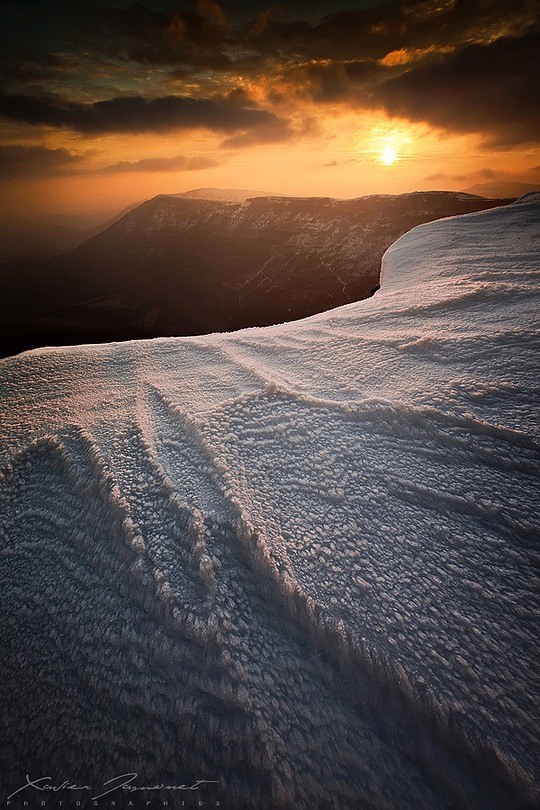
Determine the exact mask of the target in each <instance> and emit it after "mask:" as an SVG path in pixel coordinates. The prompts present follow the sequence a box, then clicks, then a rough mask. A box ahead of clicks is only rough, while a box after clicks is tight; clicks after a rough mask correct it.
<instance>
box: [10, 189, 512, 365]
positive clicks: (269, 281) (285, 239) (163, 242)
mask: <svg viewBox="0 0 540 810" xmlns="http://www.w3.org/2000/svg"><path fill="white" fill-rule="evenodd" d="M192 193H194V192H192ZM499 203H500V201H493V200H492V201H487V200H485V199H483V198H480V197H474V196H472V195H469V194H463V193H454V192H418V193H414V194H403V195H400V196H389V195H375V196H371V197H362V198H358V199H354V200H340V201H338V200H335V199H331V198H291V197H257V198H253V199H249V200H244V201H242V202H228V201H222V200H221V201H217V200H205V199H200V198H192V197H186V196H177V195H159V196H157V197H154V198H153V199H151V200H148V201H147V202H145V203H143V204H142V205H139V206H138V207H137V208H135V209H134V210H132V211H130V212H128V213H127V214H126V215H125V216H123V217H122V218H121V219H119V220H118V221H117V222H115V223H114V224H112V225H111V226H110V227H109V228H107V229H106V230H105V231H103V232H102V233H99V234H98V235H96V236H94V237H93V238H92V239H89V240H88V241H87V242H85V243H84V244H82V245H80V246H79V247H78V248H76V249H75V250H72V251H71V252H69V253H66V254H64V255H62V256H61V257H57V258H56V259H55V260H54V261H49V262H46V263H44V262H39V261H29V260H17V261H13V262H9V263H5V264H3V265H1V266H0V319H1V324H0V325H1V327H2V330H3V333H4V336H5V339H6V344H5V348H4V354H10V353H13V352H16V351H21V350H23V349H27V348H31V347H34V346H40V345H47V344H48V345H58V344H72V343H88V342H103V341H110V340H126V339H132V338H139V337H156V336H161V335H189V334H203V333H207V332H215V331H229V330H234V329H239V328H243V327H247V326H264V325H268V324H274V323H279V322H283V321H290V320H296V319H298V318H303V317H306V316H308V315H312V314H314V313H316V312H321V311H324V310H328V309H331V308H333V307H336V306H340V305H341V304H347V303H350V302H352V301H356V300H359V299H361V298H366V297H367V296H369V295H370V293H371V292H372V291H373V290H374V288H375V287H376V286H377V284H378V281H379V270H380V263H381V257H382V255H383V253H384V251H385V250H386V249H387V248H388V247H389V245H391V244H392V242H394V241H395V240H396V239H397V238H398V237H399V236H401V235H402V234H403V233H405V232H406V231H408V230H410V229H411V228H412V227H414V226H415V225H419V224H421V223H423V222H428V221H431V220H434V219H439V218H440V217H446V216H450V215H453V214H463V213H467V212H471V211H478V210H481V209H485V208H491V207H493V206H495V205H498V204H499Z"/></svg>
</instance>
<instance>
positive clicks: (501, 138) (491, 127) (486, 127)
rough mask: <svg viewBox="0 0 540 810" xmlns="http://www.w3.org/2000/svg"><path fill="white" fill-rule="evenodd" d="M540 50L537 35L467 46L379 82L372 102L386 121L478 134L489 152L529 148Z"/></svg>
mask: <svg viewBox="0 0 540 810" xmlns="http://www.w3.org/2000/svg"><path fill="white" fill-rule="evenodd" d="M539 47H540V35H539V34H538V33H536V32H534V33H529V34H526V35H525V36H522V37H517V38H510V37H504V38H500V39H497V40H496V41H495V42H493V43H490V44H485V45H484V44H483V45H470V46H468V47H466V48H464V49H463V50H461V51H460V52H456V53H453V54H450V55H446V56H445V57H444V58H441V59H440V60H437V61H432V62H429V63H427V64H420V65H418V66H417V67H413V68H412V69H411V70H408V71H407V72H405V73H403V74H401V75H399V76H397V77H395V78H392V79H390V80H389V81H387V82H384V83H383V84H382V85H380V86H378V87H377V89H376V91H375V92H373V95H372V97H373V102H374V104H381V105H382V106H383V107H384V109H385V110H386V112H387V113H389V114H390V115H395V116H400V117H402V118H407V119H409V120H412V121H425V122H428V123H430V124H432V125H435V126H437V127H440V128H443V129H447V130H450V131H453V132H467V133H468V132H477V133H482V134H483V135H484V138H485V140H486V142H487V143H489V144H490V145H491V146H497V147H505V146H513V145H517V144H524V143H532V142H534V141H537V140H538V136H539V132H540V110H539V106H538V98H539V97H540V81H539V75H540V74H539V71H538V49H539Z"/></svg>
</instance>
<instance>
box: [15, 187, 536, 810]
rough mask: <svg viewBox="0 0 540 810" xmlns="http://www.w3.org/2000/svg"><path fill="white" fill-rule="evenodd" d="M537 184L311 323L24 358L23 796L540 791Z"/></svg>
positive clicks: (464, 795)
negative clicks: (73, 786)
mask: <svg viewBox="0 0 540 810" xmlns="http://www.w3.org/2000/svg"><path fill="white" fill-rule="evenodd" d="M539 211H540V204H539V202H538V196H536V197H534V196H533V197H531V196H529V197H527V198H524V199H523V200H522V201H518V203H516V204H514V205H511V206H508V207H505V208H500V209H495V210H492V211H489V212H486V213H481V214H473V215H468V216H463V217H456V218H452V219H447V220H441V221H439V222H436V223H432V224H429V225H424V226H421V227H419V228H416V229H414V230H413V231H411V232H410V233H408V234H407V235H406V236H404V237H402V238H401V239H400V240H398V242H396V243H395V245H394V246H393V247H392V248H391V249H390V250H389V251H388V252H387V254H386V256H385V259H384V263H383V277H382V286H381V290H380V291H379V292H378V293H377V294H376V295H375V296H374V298H372V299H369V300H367V301H362V302H360V303H358V304H351V305H349V306H346V307H342V308H340V309H337V310H333V311H331V312H328V313H325V314H323V315H318V316H315V317H313V318H310V319H307V320H305V321H301V322H298V323H294V324H287V325H284V326H279V327H273V328H267V329H250V330H246V331H243V332H239V333H236V334H232V335H211V336H208V337H202V338H189V339H188V338H184V339H159V340H153V341H140V342H131V343H125V344H109V345H105V346H84V347H76V348H69V349H44V350H36V351H33V352H29V353H27V354H24V355H21V356H19V357H15V358H11V359H9V360H5V361H3V362H2V363H1V364H0V374H1V378H2V390H3V406H4V407H3V424H2V448H3V459H2V462H3V467H4V472H5V475H4V478H3V482H2V504H1V509H2V516H3V521H2V523H3V534H2V539H1V547H0V548H1V558H0V559H1V567H0V589H1V594H2V601H3V613H2V621H3V627H2V632H1V640H2V650H1V661H2V670H3V673H2V677H1V684H2V686H1V692H2V694H1V698H2V704H3V705H2V720H3V731H2V745H1V747H0V772H1V774H2V784H1V791H2V793H1V795H0V799H1V800H2V801H4V799H5V797H6V796H7V795H8V794H9V793H10V792H11V791H12V790H15V789H16V788H17V787H19V786H20V785H22V784H23V782H24V780H25V774H26V773H29V774H30V775H31V776H33V777H38V776H45V775H49V776H50V777H51V779H52V780H53V781H54V782H55V784H59V783H61V782H62V781H63V780H64V779H70V780H72V781H73V782H77V783H81V782H82V783H83V784H88V783H90V784H91V785H92V786H94V785H97V786H98V787H99V786H100V785H101V784H102V783H103V782H104V781H105V780H107V779H110V778H112V777H115V776H117V775H119V774H124V773H128V772H129V773H133V772H136V773H137V774H139V778H138V783H139V784H141V785H152V784H159V783H164V784H166V785H180V784H182V783H188V784H191V783H193V782H194V781H195V780H197V779H207V780H217V781H218V782H219V784H218V786H217V788H216V787H210V786H206V787H204V786H201V793H200V795H201V796H202V795H204V796H205V797H210V798H211V800H212V801H213V802H214V805H215V801H216V800H217V799H219V800H220V801H221V806H222V807H223V806H228V807H234V808H241V807H247V806H252V807H255V808H259V807H260V808H267V807H268V808H281V807H291V808H292V807H295V808H331V807H336V808H377V809H378V808H409V807H410V808H415V810H417V809H418V810H419V809H420V808H430V810H431V809H432V808H474V810H476V809H477V808H478V809H480V808H482V810H483V809H484V808H486V810H488V809H489V810H492V808H501V810H502V809H503V808H504V810H509V809H510V808H524V807H529V806H530V807H532V806H534V804H535V801H538V787H537V785H538V783H537V782H536V779H535V767H536V765H537V757H538V729H539V728H540V716H539V715H540V709H539V707H540V701H539V700H538V683H537V680H536V679H535V678H536V676H535V665H536V664H537V661H538V653H537V650H538V637H537V626H538V625H537V621H538V607H539V602H538V580H537V572H538V562H539V559H540V554H539V549H538V533H537V531H536V528H535V526H536V525H537V517H538V512H537V504H536V500H535V493H537V491H538V471H539V467H538V459H539V454H538V437H539V430H538V428H539V425H538V420H537V417H536V414H535V411H534V405H533V403H534V399H535V397H536V395H537V393H538V380H539V379H540V369H539V368H538V353H537V351H536V352H535V348H536V349H537V341H536V336H537V324H538V310H539V307H540V296H539V285H538V272H537V271H538V253H539V251H538V245H539V242H538V235H539V229H538V221H539ZM535 344H536V345H535ZM536 776H537V774H536ZM204 791H206V792H204ZM98 792H99V790H96V791H95V793H98ZM27 793H30V790H29V791H27ZM154 793H155V792H154ZM125 794H126V792H125V791H124V794H123V799H122V801H124V803H126V802H127V800H128V799H130V800H131V801H133V802H134V805H135V806H143V802H144V801H146V800H147V799H148V798H150V795H149V794H145V793H143V792H141V793H138V794H135V793H134V794H129V796H128V799H126V797H125ZM92 795H94V793H92ZM152 795H154V794H152ZM178 795H179V794H178V793H175V797H176V799H175V800H176V801H179V799H178ZM161 797H162V798H168V799H169V801H170V802H172V801H173V799H172V798H171V792H170V791H167V790H164V791H162V795H161ZM17 798H19V796H18V797H17ZM20 798H21V799H22V798H23V796H22V795H21V796H20ZM25 798H31V797H30V795H28V797H26V796H25ZM39 798H40V799H41V796H40V797H39ZM77 798H78V799H80V800H81V801H83V800H84V801H88V793H84V792H81V794H80V795H77ZM108 798H112V797H108ZM182 798H185V797H184V796H182ZM71 800H72V801H73V800H74V799H73V797H72V799H71ZM185 800H186V801H187V804H186V806H195V804H194V800H193V795H192V794H190V795H189V796H188V799H185ZM12 801H13V804H12V806H15V801H16V799H15V798H14V799H13V800H12ZM51 801H52V800H51ZM154 801H156V799H155V798H154ZM51 806H52V804H51ZM119 806H124V805H119Z"/></svg>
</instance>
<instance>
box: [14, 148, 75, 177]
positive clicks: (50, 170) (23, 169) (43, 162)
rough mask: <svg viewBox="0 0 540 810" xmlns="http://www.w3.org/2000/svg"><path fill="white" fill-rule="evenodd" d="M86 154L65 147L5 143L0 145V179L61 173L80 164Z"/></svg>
mask: <svg viewBox="0 0 540 810" xmlns="http://www.w3.org/2000/svg"><path fill="white" fill-rule="evenodd" d="M87 154H88V153H86V155H77V154H72V153H71V152H69V151H68V150H67V149H47V148H46V147H44V146H20V145H18V144H6V145H4V146H0V180H11V179H13V178H15V177H25V176H29V177H36V176H40V177H43V176H47V175H54V174H62V173H64V172H67V171H69V170H72V169H73V168H74V167H76V166H77V165H78V164H80V163H81V161H83V160H84V158H85V157H86V156H87Z"/></svg>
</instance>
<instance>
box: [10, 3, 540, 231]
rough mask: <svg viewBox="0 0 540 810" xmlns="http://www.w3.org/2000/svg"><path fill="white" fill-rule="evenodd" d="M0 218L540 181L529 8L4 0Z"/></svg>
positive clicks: (534, 28) (533, 15)
mask: <svg viewBox="0 0 540 810" xmlns="http://www.w3.org/2000/svg"><path fill="white" fill-rule="evenodd" d="M0 16H1V17H2V20H1V24H0V39H1V43H0V60H1V63H2V71H1V73H2V86H1V88H0V153H1V159H0V193H1V201H0V214H4V215H6V214H10V215H12V214H13V215H18V214H22V213H27V214H28V215H39V214H43V213H51V212H71V213H82V212H100V211H103V212H108V211H114V210H116V209H119V208H121V207H123V206H126V205H128V204H130V203H133V202H136V201H139V200H143V199H146V198H148V197H151V196H153V195H155V194H158V193H174V192H181V191H184V190H187V189H190V188H196V187H200V186H219V187H235V188H250V189H256V190H261V191H271V192H276V193H283V194H298V195H323V196H326V195H329V196H337V197H354V196H360V195H362V194H372V193H379V192H380V193H399V192H403V191H412V190H421V189H463V188H467V187H468V186H471V185H473V184H476V183H480V182H486V181H489V180H494V179H504V180H519V181H522V182H538V181H540V170H539V167H538V164H539V163H540V160H539V155H538V136H539V132H540V126H539V124H540V122H539V112H538V110H539V104H538V99H539V97H540V93H539V87H538V75H539V73H540V71H539V69H538V68H539V66H538V43H539V39H540V37H539V32H538V3H537V2H534V0H529V1H527V0H524V1H523V2H520V0H514V2H501V0H462V1H461V2H460V0H419V1H418V2H384V0H378V1H375V0H371V1H370V0H365V1H364V2H362V1H361V0H356V2H354V1H353V0H350V1H349V2H347V0H343V1H342V2H339V0H334V2H325V1H324V0H320V1H319V2H307V0H306V2H288V3H280V2H276V3H268V2H262V1H261V2H240V1H239V0H238V2H236V1H235V0H224V2H220V3H217V2H213V0H198V2H178V0H170V1H169V0H140V2H139V3H130V2H113V1H112V0H103V2H77V0H65V1H64V0H18V2H14V1H13V0H3V2H2V4H1V10H0Z"/></svg>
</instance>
